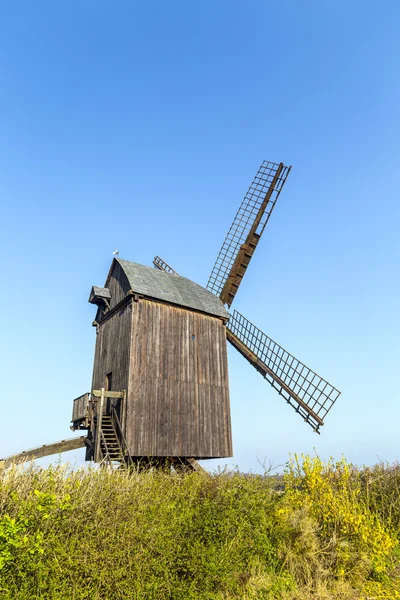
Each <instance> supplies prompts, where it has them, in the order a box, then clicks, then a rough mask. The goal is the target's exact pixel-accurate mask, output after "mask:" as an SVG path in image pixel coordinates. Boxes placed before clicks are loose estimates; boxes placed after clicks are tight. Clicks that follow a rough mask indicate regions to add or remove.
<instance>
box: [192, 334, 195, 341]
mask: <svg viewBox="0 0 400 600" xmlns="http://www.w3.org/2000/svg"><path fill="white" fill-rule="evenodd" d="M195 339H196V336H195V335H194V333H193V335H192V342H194V340H195Z"/></svg>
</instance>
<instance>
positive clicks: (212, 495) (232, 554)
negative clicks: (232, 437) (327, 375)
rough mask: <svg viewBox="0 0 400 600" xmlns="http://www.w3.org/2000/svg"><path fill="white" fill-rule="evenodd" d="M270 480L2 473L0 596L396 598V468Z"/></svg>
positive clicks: (301, 472)
mask: <svg viewBox="0 0 400 600" xmlns="http://www.w3.org/2000/svg"><path fill="white" fill-rule="evenodd" d="M284 479H285V487H284V491H281V490H279V489H277V488H278V486H277V482H276V480H275V479H274V477H272V476H265V477H260V476H246V475H243V474H240V473H222V474H214V475H208V474H206V473H204V474H203V473H193V474H190V475H185V476H182V475H170V474H166V473H163V472H156V471H154V472H147V473H139V472H132V473H126V472H116V471H114V472H110V471H106V470H94V469H93V470H92V469H83V470H80V471H74V470H72V469H70V468H69V467H65V466H61V465H58V466H55V467H50V468H47V469H40V468H37V467H35V466H29V467H23V466H20V467H12V468H8V469H6V468H4V467H2V468H0V599H1V598H4V599H7V600H11V599H12V600H16V599H21V600H25V599H26V600H28V599H29V600H34V599H36V598H43V599H49V600H50V599H51V600H84V599H88V600H89V599H90V600H114V599H116V600H117V599H118V600H119V599H127V600H128V599H129V600H136V599H137V600H142V599H143V600H153V599H154V600H161V599H163V600H164V599H165V600H167V599H176V600H178V599H179V600H190V599H204V600H206V599H207V600H214V599H215V600H233V599H239V598H240V599H248V600H253V599H254V600H255V599H257V600H258V599H260V598H261V599H263V598H268V599H269V598H282V599H286V600H289V599H290V600H295V599H296V600H301V599H310V600H311V599H313V600H318V599H320V600H326V599H335V600H336V599H343V600H355V599H361V598H363V599H366V598H371V599H372V598H388V599H389V598H390V599H391V600H394V599H395V598H400V581H399V579H398V577H399V576H400V573H399V565H400V553H399V544H398V542H399V533H400V499H399V489H400V488H399V486H400V467H399V466H397V465H393V466H391V465H384V464H380V465H377V466H375V467H373V468H364V469H356V468H354V467H352V466H351V465H349V464H347V463H346V461H344V460H342V461H341V462H339V463H335V462H333V461H331V462H329V463H322V462H321V461H320V459H319V458H318V457H314V458H310V457H303V458H302V459H298V458H297V457H293V459H292V460H291V461H290V462H289V464H288V468H287V472H286V474H285V478H284ZM280 487H281V488H282V486H280Z"/></svg>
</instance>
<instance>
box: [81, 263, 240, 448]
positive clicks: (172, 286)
mask: <svg viewBox="0 0 400 600" xmlns="http://www.w3.org/2000/svg"><path fill="white" fill-rule="evenodd" d="M108 292H109V293H108ZM104 295H107V296H109V302H108V305H106V304H105V303H104V302H103V300H102V296H104ZM91 302H93V303H96V304H98V305H99V308H98V311H97V316H96V327H97V339H96V350H95V360H94V370H93V382H92V389H101V388H102V387H104V388H105V390H106V393H107V391H109V390H110V391H119V390H124V391H125V398H124V401H125V407H122V406H121V407H118V412H119V419H120V422H121V427H122V432H123V435H124V438H125V442H126V451H127V452H128V453H129V455H130V456H131V457H157V458H161V457H165V458H166V457H193V458H196V459H197V458H221V457H226V456H231V455H232V436H231V423H230V409H229V385H228V363H227V348H226V333H225V324H226V322H227V320H228V319H229V313H228V312H227V310H226V309H225V308H224V305H223V304H222V302H221V301H220V300H219V298H217V297H216V296H215V295H214V294H212V293H211V292H209V291H208V290H206V289H205V288H203V287H201V286H200V285H198V284H196V283H194V282H193V281H190V280H189V279H186V278H184V277H180V276H179V275H176V274H172V273H167V272H163V271H160V270H156V269H153V268H151V267H146V266H143V265H138V264H135V263H132V262H128V261H125V260H120V259H114V260H113V263H112V265H111V269H110V273H109V276H108V278H107V281H106V283H105V288H103V289H102V290H99V288H97V289H94V290H93V291H92V294H91ZM105 410H106V411H107V409H106V408H105Z"/></svg>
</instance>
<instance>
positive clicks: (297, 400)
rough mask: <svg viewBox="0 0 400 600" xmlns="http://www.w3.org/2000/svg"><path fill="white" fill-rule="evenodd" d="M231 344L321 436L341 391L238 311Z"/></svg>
mask: <svg viewBox="0 0 400 600" xmlns="http://www.w3.org/2000/svg"><path fill="white" fill-rule="evenodd" d="M227 338H228V341H229V342H230V343H231V344H232V345H233V346H235V348H236V349H237V350H238V351H239V352H240V353H241V354H242V355H243V356H244V357H245V358H246V359H247V360H248V361H249V362H250V363H251V364H252V365H253V366H254V367H255V368H256V369H257V371H259V372H260V373H261V374H262V375H263V376H264V377H265V379H267V381H268V382H269V383H270V384H271V385H272V387H274V388H275V389H276V390H277V391H278V392H279V394H280V395H281V396H283V398H284V399H285V400H286V402H288V404H290V405H291V406H292V407H293V408H294V409H295V410H296V412H298V413H299V414H300V415H301V416H302V417H303V419H304V420H305V421H306V422H307V423H308V424H309V425H311V427H312V428H313V429H314V430H315V431H317V432H318V429H319V428H320V427H321V426H322V425H323V424H324V418H325V416H326V414H327V413H328V412H329V410H330V409H331V408H332V406H333V404H334V403H335V402H336V400H337V399H338V397H339V396H340V392H339V390H337V389H336V388H334V387H333V386H332V385H331V384H330V383H328V382H327V381H325V379H322V377H320V376H319V375H317V373H315V372H314V371H312V370H311V369H309V368H308V367H306V366H305V365H304V364H303V363H302V362H300V361H299V360H297V358H295V357H294V356H292V355H291V354H289V352H287V351H286V350H284V349H283V348H282V347H281V346H279V344H277V343H276V342H274V341H273V340H272V339H271V338H269V337H268V336H267V335H265V333H263V332H262V331H260V329H258V328H257V327H255V325H253V324H252V323H250V321H248V320H247V319H246V318H245V317H243V315H241V314H240V313H239V312H237V311H236V310H235V311H234V312H233V315H232V316H231V318H230V320H229V323H228V325H227Z"/></svg>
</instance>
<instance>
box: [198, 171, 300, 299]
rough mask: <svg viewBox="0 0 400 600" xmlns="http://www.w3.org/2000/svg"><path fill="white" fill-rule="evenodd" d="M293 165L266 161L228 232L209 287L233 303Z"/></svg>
mask: <svg viewBox="0 0 400 600" xmlns="http://www.w3.org/2000/svg"><path fill="white" fill-rule="evenodd" d="M290 168H291V167H286V166H284V165H283V163H279V164H278V163H273V162H269V161H263V163H262V165H261V166H260V168H259V170H258V172H257V174H256V176H255V178H254V180H253V182H252V184H251V185H250V187H249V189H248V191H247V193H246V195H245V197H244V199H243V201H242V204H241V205H240V208H239V210H238V212H237V214H236V217H235V219H234V220H233V223H232V225H231V227H230V229H229V231H228V235H227V236H226V238H225V240H224V243H223V244H222V247H221V250H220V252H219V254H218V257H217V260H216V262H215V265H214V267H213V270H212V272H211V275H210V278H209V281H208V284H207V289H208V290H210V291H211V292H213V293H214V294H215V295H217V296H219V297H220V298H221V300H222V302H223V303H224V304H227V305H228V306H230V305H231V304H232V301H233V299H234V297H235V294H236V292H237V289H238V287H239V285H240V283H241V280H242V278H243V275H244V273H245V271H246V269H247V267H248V264H249V262H250V259H251V257H252V255H253V253H254V251H255V248H256V246H257V244H258V241H259V239H260V237H261V235H262V233H263V231H264V229H265V226H266V224H267V223H268V220H269V218H270V216H271V214H272V211H273V209H274V207H275V204H276V201H277V200H278V197H279V194H280V192H281V190H282V188H283V185H284V183H285V181H286V179H287V177H288V175H289V172H290Z"/></svg>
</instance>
